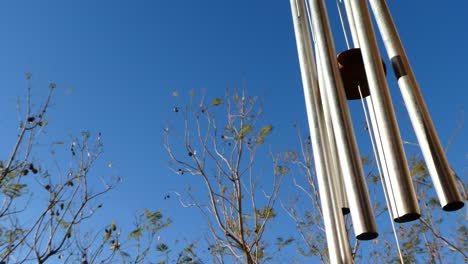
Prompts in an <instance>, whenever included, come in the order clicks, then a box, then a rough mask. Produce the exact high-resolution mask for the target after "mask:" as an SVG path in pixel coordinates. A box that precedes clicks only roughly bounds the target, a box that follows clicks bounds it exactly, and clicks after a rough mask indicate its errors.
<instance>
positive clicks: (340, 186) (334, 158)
mask: <svg viewBox="0 0 468 264" xmlns="http://www.w3.org/2000/svg"><path fill="white" fill-rule="evenodd" d="M316 50H317V47H316ZM317 61H318V62H320V54H318V53H317ZM317 64H320V63H317ZM317 75H318V84H319V88H320V87H324V86H325V85H326V84H325V81H324V77H323V73H322V68H321V67H317ZM320 98H321V100H322V106H323V114H324V117H325V126H326V131H327V135H328V143H329V145H330V156H331V162H330V163H331V164H330V166H331V168H330V169H331V175H330V176H331V177H333V179H334V182H335V187H336V195H337V199H338V202H339V206H340V208H341V212H342V213H343V215H346V214H349V213H350V210H349V204H348V198H347V197H346V188H345V184H344V180H343V174H342V172H341V167H340V160H339V155H338V146H337V145H336V139H335V134H334V132H333V123H332V120H331V114H330V106H329V105H328V99H327V98H328V97H327V95H326V89H324V88H320Z"/></svg>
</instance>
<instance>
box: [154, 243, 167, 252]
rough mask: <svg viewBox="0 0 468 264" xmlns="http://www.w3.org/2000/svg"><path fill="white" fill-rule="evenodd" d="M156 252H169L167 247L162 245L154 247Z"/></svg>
mask: <svg viewBox="0 0 468 264" xmlns="http://www.w3.org/2000/svg"><path fill="white" fill-rule="evenodd" d="M156 250H157V251H159V252H166V251H168V250H169V247H168V246H167V245H166V244H164V243H159V244H157V245H156Z"/></svg>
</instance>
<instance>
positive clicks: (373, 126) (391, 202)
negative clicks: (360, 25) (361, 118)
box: [344, 0, 398, 219]
mask: <svg viewBox="0 0 468 264" xmlns="http://www.w3.org/2000/svg"><path fill="white" fill-rule="evenodd" d="M344 4H345V9H346V17H347V18H348V25H349V31H350V32H351V39H352V41H353V44H354V47H355V48H359V39H358V35H357V31H356V24H355V22H354V16H353V12H352V7H351V2H350V0H344ZM372 98H373V97H372V94H370V96H368V97H366V99H365V101H366V104H367V109H368V111H369V117H370V118H369V119H370V124H368V125H369V129H370V132H371V134H372V135H371V137H372V136H373V137H374V142H375V146H376V148H377V154H378V156H376V157H375V158H376V161H375V162H377V163H378V164H380V168H381V171H379V172H380V173H381V174H382V177H383V188H385V191H386V193H387V194H388V196H387V197H388V200H387V207H388V208H389V210H391V218H392V219H393V216H397V215H398V214H397V212H396V206H395V199H394V198H393V197H394V195H393V189H392V188H391V185H390V184H389V183H390V179H389V170H388V167H387V163H386V162H385V158H384V157H385V155H384V150H383V147H382V144H381V142H382V140H381V138H380V133H379V130H378V126H377V120H376V117H375V111H374V107H373V103H372ZM363 110H364V111H366V109H363ZM371 140H372V138H371Z"/></svg>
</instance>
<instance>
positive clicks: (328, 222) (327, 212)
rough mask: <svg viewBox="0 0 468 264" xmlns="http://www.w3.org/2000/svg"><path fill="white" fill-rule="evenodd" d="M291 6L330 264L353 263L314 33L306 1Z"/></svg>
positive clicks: (295, 1) (293, 2)
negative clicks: (331, 162)
mask: <svg viewBox="0 0 468 264" xmlns="http://www.w3.org/2000/svg"><path fill="white" fill-rule="evenodd" d="M290 4H291V10H292V17H293V22H294V32H295V36H296V43H297V49H298V55H299V64H300V68H301V76H302V83H303V86H304V97H305V101H306V109H307V116H308V121H309V129H310V133H311V143H312V147H313V150H314V161H315V168H316V173H317V180H318V185H319V192H320V198H321V199H320V202H321V205H322V212H323V217H324V225H325V233H326V237H327V245H328V251H329V256H330V262H331V263H352V262H353V259H352V256H351V248H350V246H349V243H344V242H347V239H346V238H347V235H346V230H345V225H344V219H343V216H342V214H341V212H339V213H338V209H339V208H338V207H336V205H337V199H336V197H335V194H334V192H333V191H332V185H333V181H331V179H330V178H329V177H328V176H327V174H328V171H327V169H328V168H329V166H328V165H327V159H326V153H327V149H326V146H327V144H328V142H326V141H325V140H323V136H324V121H323V111H321V105H320V103H321V102H320V97H319V96H320V94H319V93H320V91H319V89H318V83H317V74H316V70H315V64H314V57H313V53H312V44H311V41H310V31H309V28H308V26H307V17H306V13H305V4H304V2H303V0H291V1H290Z"/></svg>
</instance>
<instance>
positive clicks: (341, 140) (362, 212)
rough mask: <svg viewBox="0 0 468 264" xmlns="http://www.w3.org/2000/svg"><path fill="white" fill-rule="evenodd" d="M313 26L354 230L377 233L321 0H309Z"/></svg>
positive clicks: (367, 234)
mask: <svg viewBox="0 0 468 264" xmlns="http://www.w3.org/2000/svg"><path fill="white" fill-rule="evenodd" d="M309 7H310V11H311V15H312V17H313V18H314V19H313V20H312V25H313V30H314V33H315V37H316V40H317V48H318V49H317V53H319V54H320V57H321V60H320V64H319V65H320V67H321V68H322V70H323V76H324V77H325V78H324V83H325V85H324V87H320V89H322V88H323V89H324V90H325V91H326V94H327V101H328V103H329V106H330V114H331V117H332V122H333V128H334V133H335V139H336V143H337V147H338V154H339V159H340V165H341V168H342V172H343V178H344V181H345V184H346V187H347V188H349V189H347V191H346V194H347V197H348V202H349V206H350V210H351V217H352V221H353V227H354V232H355V235H356V238H358V239H373V238H375V237H377V235H378V234H377V228H376V225H375V219H374V214H373V212H372V209H371V208H372V207H371V204H370V200H369V193H368V190H367V184H366V181H365V178H364V173H363V170H362V164H361V159H360V155H359V151H358V148H357V144H356V139H355V137H354V130H353V126H352V123H351V117H350V114H349V109H348V105H347V103H346V98H345V94H344V89H343V83H342V80H341V76H340V73H339V70H338V62H337V60H336V55H335V54H336V52H335V46H334V43H333V39H332V36H331V31H330V25H329V22H328V15H327V11H326V8H325V4H324V2H323V1H322V0H309Z"/></svg>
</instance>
